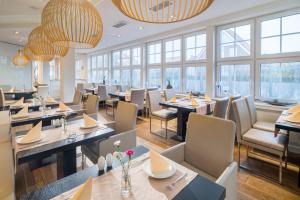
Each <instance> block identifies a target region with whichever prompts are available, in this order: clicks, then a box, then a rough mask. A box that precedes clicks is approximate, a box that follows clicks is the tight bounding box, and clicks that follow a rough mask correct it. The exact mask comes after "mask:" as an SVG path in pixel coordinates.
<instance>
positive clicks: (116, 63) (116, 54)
mask: <svg viewBox="0 0 300 200" xmlns="http://www.w3.org/2000/svg"><path fill="white" fill-rule="evenodd" d="M120 65H121V60H120V51H115V52H113V67H117V66H120Z"/></svg>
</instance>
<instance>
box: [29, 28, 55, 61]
mask: <svg viewBox="0 0 300 200" xmlns="http://www.w3.org/2000/svg"><path fill="white" fill-rule="evenodd" d="M28 47H29V49H30V50H31V52H32V53H33V54H34V55H35V56H36V58H38V59H39V60H40V61H51V60H52V59H53V58H54V56H55V49H54V47H53V44H52V43H51V42H50V40H49V39H48V38H47V36H46V34H45V31H44V30H43V28H42V27H41V26H38V27H36V28H35V29H33V31H32V32H31V33H30V35H29V37H28Z"/></svg>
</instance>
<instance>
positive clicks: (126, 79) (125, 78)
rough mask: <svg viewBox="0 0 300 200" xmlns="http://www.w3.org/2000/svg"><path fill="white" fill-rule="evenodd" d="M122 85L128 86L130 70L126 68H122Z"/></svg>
mask: <svg viewBox="0 0 300 200" xmlns="http://www.w3.org/2000/svg"><path fill="white" fill-rule="evenodd" d="M121 77H122V83H121V84H122V85H124V86H130V70H129V69H126V70H122V74H121Z"/></svg>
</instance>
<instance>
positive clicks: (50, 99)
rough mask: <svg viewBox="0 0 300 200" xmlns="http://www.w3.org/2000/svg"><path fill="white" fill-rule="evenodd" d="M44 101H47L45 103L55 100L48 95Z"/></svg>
mask: <svg viewBox="0 0 300 200" xmlns="http://www.w3.org/2000/svg"><path fill="white" fill-rule="evenodd" d="M46 102H47V103H55V102H56V101H55V99H54V98H53V97H51V96H48V97H47V98H46Z"/></svg>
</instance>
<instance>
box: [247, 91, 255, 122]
mask: <svg viewBox="0 0 300 200" xmlns="http://www.w3.org/2000/svg"><path fill="white" fill-rule="evenodd" d="M245 99H246V102H247V106H248V109H249V113H250V117H251V124H252V125H253V124H255V123H256V122H257V115H256V106H255V103H254V98H253V96H251V95H249V96H246V97H245Z"/></svg>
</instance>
